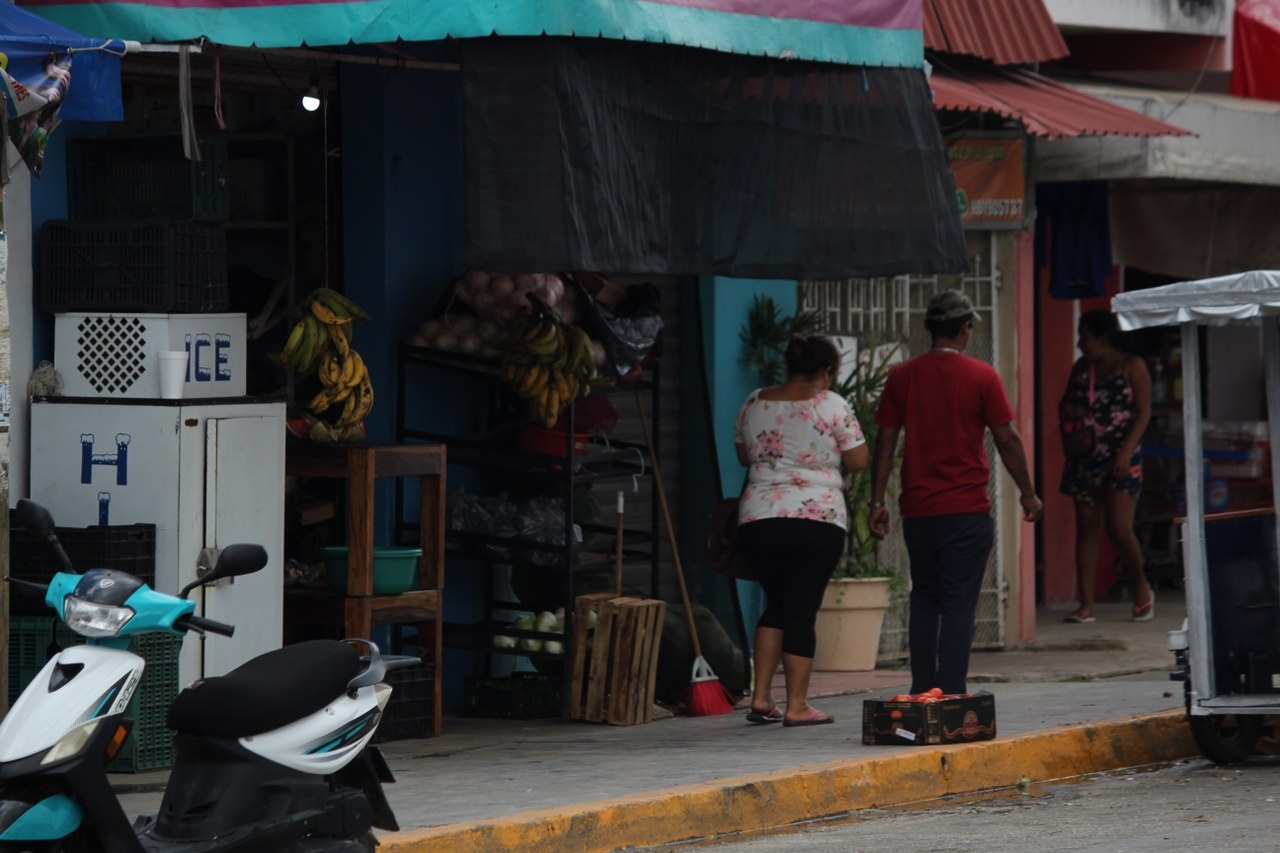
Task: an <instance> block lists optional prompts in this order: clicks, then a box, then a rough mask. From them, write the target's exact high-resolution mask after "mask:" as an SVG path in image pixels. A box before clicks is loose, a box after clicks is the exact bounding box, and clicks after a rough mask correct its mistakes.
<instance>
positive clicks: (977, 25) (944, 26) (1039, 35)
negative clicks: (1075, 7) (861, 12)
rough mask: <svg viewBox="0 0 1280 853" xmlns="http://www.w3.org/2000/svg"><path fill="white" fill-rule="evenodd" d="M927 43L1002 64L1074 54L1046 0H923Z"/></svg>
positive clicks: (925, 39) (941, 48)
mask: <svg viewBox="0 0 1280 853" xmlns="http://www.w3.org/2000/svg"><path fill="white" fill-rule="evenodd" d="M851 5H852V4H851ZM904 5H905V4H904ZM997 5H998V6H999V8H998V9H997V8H995V7H996V6H997ZM924 46H925V47H926V48H928V49H929V50H936V51H938V52H940V53H953V54H964V55H966V56H976V57H978V58H980V59H989V60H991V61H992V62H994V63H995V64H997V65H1013V64H1017V63H1024V62H1047V61H1048V60H1050V59H1061V58H1062V57H1064V56H1067V55H1069V54H1070V51H1069V50H1068V49H1067V43H1066V42H1065V41H1063V39H1062V33H1061V32H1059V31H1058V26H1057V24H1055V23H1054V22H1053V17H1052V16H1051V15H1050V14H1049V10H1048V9H1047V8H1045V5H1044V0H1005V2H1002V3H999V4H993V3H992V2H991V0H924Z"/></svg>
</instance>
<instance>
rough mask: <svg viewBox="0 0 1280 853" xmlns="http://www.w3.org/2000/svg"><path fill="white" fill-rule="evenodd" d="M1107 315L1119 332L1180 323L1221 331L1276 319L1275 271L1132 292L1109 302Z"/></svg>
mask: <svg viewBox="0 0 1280 853" xmlns="http://www.w3.org/2000/svg"><path fill="white" fill-rule="evenodd" d="M1111 310H1112V311H1113V312H1114V313H1115V315H1116V318H1117V319H1118V320H1119V321H1120V328H1121V329H1124V330H1125V331H1131V330H1133V329H1145V328H1148V327H1151V326H1174V325H1179V324H1181V323H1200V324H1203V325H1210V326H1224V325H1226V324H1227V323H1232V322H1238V321H1240V320H1249V319H1252V318H1254V317H1261V316H1263V315H1264V314H1280V270H1250V271H1249V272H1243V273H1236V274H1235V275H1224V276H1219V277H1217V278H1202V279H1197V280H1196V281H1180V282H1178V283H1176V284H1166V285H1164V286H1163V287H1152V288H1148V289H1145V290H1132V291H1128V292H1126V293H1121V294H1119V295H1117V296H1115V297H1113V298H1112V300H1111Z"/></svg>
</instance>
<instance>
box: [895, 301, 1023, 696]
mask: <svg viewBox="0 0 1280 853" xmlns="http://www.w3.org/2000/svg"><path fill="white" fill-rule="evenodd" d="M977 321H978V315H977V313H975V312H974V310H973V303H972V302H970V301H969V298H968V297H967V296H965V295H964V294H963V293H960V292H959V291H956V290H944V291H942V292H941V293H939V294H937V295H936V296H934V297H933V299H931V300H930V301H929V307H928V311H927V312H926V314H925V321H924V323H925V328H926V329H928V330H929V334H930V335H931V336H932V338H933V346H932V348H931V349H930V350H929V351H928V352H927V353H924V354H922V355H918V356H916V357H915V358H912V359H909V360H908V361H907V362H906V363H904V364H900V365H898V366H897V367H895V368H894V369H893V371H892V372H891V373H890V374H889V379H888V381H887V382H886V383H885V387H884V393H883V394H882V395H881V397H880V408H879V409H878V410H877V411H876V426H877V427H879V433H878V435H877V437H876V448H875V456H874V459H873V461H872V464H871V507H870V514H869V522H870V525H871V533H872V535H873V536H875V537H876V538H877V539H884V538H885V536H887V535H888V533H889V510H888V508H887V507H886V506H885V502H884V493H885V488H886V487H887V485H888V482H889V474H890V471H891V469H892V467H893V456H894V451H895V450H896V449H897V444H898V434H899V433H900V432H905V433H906V439H905V445H904V447H903V456H902V495H901V496H900V497H899V499H898V511H899V512H900V513H901V514H902V535H903V539H904V540H905V542H906V545H907V554H908V556H909V557H910V560H911V607H910V623H909V626H908V634H907V639H908V643H909V645H910V652H911V692H912V693H921V692H923V691H925V690H929V689H930V688H933V687H940V688H942V692H944V693H966V692H968V691H967V690H966V687H965V680H966V677H967V676H968V673H969V649H970V647H971V646H972V644H973V630H974V612H975V611H976V609H977V606H978V594H979V592H980V591H981V589H982V576H983V574H984V573H985V572H986V568H987V557H988V556H989V555H990V553H991V547H992V545H993V544H994V537H995V523H994V522H993V520H992V518H991V499H990V498H988V497H987V482H988V479H989V468H988V465H987V451H986V443H985V440H984V439H985V434H986V431H987V430H991V434H992V436H993V438H994V439H995V444H996V450H997V451H998V452H999V453H1000V461H1001V462H1003V463H1004V467H1005V469H1006V470H1008V472H1009V474H1010V476H1012V477H1013V480H1014V482H1015V483H1017V485H1018V490H1019V491H1020V492H1021V498H1020V501H1021V503H1022V512H1023V518H1024V519H1025V520H1026V521H1032V522H1034V521H1038V520H1039V518H1040V515H1041V513H1042V511H1043V509H1044V506H1043V504H1041V502H1040V499H1039V498H1038V497H1036V493H1035V486H1034V485H1033V484H1032V482H1031V474H1030V472H1029V471H1028V469H1027V456H1026V453H1025V451H1024V450H1023V447H1022V437H1021V436H1019V435H1018V431H1017V429H1015V428H1014V426H1013V410H1012V409H1010V408H1009V399H1008V397H1007V396H1006V394H1005V390H1004V385H1003V384H1002V383H1001V382H1000V376H999V375H998V374H997V373H996V372H995V370H994V369H993V368H992V367H991V365H989V364H987V363H985V362H982V361H978V360H977V359H974V358H970V357H968V356H966V355H964V349H965V347H966V346H967V345H968V343H969V338H970V337H971V336H972V334H973V324H974V323H976V322H977Z"/></svg>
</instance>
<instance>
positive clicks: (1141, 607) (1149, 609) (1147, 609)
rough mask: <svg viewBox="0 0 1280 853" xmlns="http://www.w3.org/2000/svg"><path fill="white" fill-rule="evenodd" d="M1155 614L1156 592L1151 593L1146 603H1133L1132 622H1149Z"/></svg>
mask: <svg viewBox="0 0 1280 853" xmlns="http://www.w3.org/2000/svg"><path fill="white" fill-rule="evenodd" d="M1155 615H1156V594H1155V593H1154V592H1153V593H1151V597H1150V598H1148V599H1147V603H1146V604H1135V605H1133V621H1134V622H1150V621H1151V620H1152V619H1154V618H1155Z"/></svg>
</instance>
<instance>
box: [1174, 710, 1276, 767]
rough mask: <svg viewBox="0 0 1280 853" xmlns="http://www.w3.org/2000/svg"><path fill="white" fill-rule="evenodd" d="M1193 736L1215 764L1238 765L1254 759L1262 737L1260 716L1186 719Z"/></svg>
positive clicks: (1215, 716) (1196, 717) (1225, 715)
mask: <svg viewBox="0 0 1280 853" xmlns="http://www.w3.org/2000/svg"><path fill="white" fill-rule="evenodd" d="M1187 722H1188V723H1190V725H1191V736H1192V737H1193V738H1195V741H1196V746H1198V747H1200V751H1201V752H1202V753H1204V756H1205V758H1208V759H1209V760H1210V761H1212V762H1214V763H1215V764H1237V763H1239V762H1241V761H1244V760H1245V759H1246V758H1248V757H1249V756H1251V755H1253V748H1254V747H1255V746H1256V745H1257V743H1258V737H1259V736H1260V735H1261V734H1262V716H1261V715H1259V714H1208V715H1205V716H1192V717H1188V718H1187Z"/></svg>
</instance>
